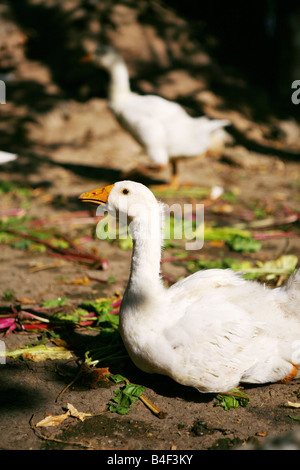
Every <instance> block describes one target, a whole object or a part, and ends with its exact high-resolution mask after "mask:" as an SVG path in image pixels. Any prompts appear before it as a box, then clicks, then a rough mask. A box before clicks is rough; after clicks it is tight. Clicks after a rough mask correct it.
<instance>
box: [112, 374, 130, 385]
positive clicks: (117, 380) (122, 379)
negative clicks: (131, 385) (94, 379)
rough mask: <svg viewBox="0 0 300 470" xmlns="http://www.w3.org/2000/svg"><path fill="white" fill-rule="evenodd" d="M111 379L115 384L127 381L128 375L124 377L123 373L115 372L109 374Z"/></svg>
mask: <svg viewBox="0 0 300 470" xmlns="http://www.w3.org/2000/svg"><path fill="white" fill-rule="evenodd" d="M108 377H109V379H110V380H112V381H113V382H114V383H115V384H118V383H120V382H125V381H126V377H123V375H121V374H115V375H109V376H108Z"/></svg>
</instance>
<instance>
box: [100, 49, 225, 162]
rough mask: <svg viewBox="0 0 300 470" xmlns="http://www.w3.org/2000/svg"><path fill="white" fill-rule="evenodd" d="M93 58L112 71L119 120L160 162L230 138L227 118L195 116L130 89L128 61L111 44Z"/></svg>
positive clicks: (111, 87) (198, 151) (111, 89)
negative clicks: (226, 130)
mask: <svg viewBox="0 0 300 470" xmlns="http://www.w3.org/2000/svg"><path fill="white" fill-rule="evenodd" d="M94 62H95V63H97V64H98V65H100V67H102V68H105V69H106V70H107V71H108V73H109V75H110V84H109V93H108V101H109V107H110V109H111V110H112V112H113V113H114V115H115V116H116V118H117V119H118V121H119V123H120V124H121V125H122V127H124V129H125V130H127V131H128V132H129V133H130V134H131V135H132V136H133V137H134V138H135V139H136V140H137V141H138V142H139V143H140V145H141V146H142V147H143V148H144V149H145V151H146V153H147V154H148V156H149V157H150V158H151V160H152V161H154V163H156V164H157V165H159V166H164V165H166V164H167V163H168V162H169V160H170V159H172V158H178V157H180V158H185V157H195V156H201V155H203V154H205V153H206V152H207V151H208V149H209V148H210V146H212V145H214V142H216V143H217V145H218V146H220V145H221V146H222V143H223V144H224V143H225V142H226V141H227V140H228V137H229V136H228V134H227V133H226V134H225V131H224V129H223V128H224V127H225V126H228V125H229V124H230V122H229V121H227V120H225V119H208V118H207V117H200V118H193V117H191V116H190V115H189V114H188V113H186V111H185V110H184V109H183V108H182V107H181V106H180V105H179V104H178V103H175V102H173V101H169V100H167V99H164V98H162V97H160V96H156V95H139V94H137V93H134V92H132V91H131V89H130V82H129V75H128V70H127V67H126V64H125V62H124V61H123V59H122V58H121V57H120V56H119V54H118V53H117V52H116V51H115V50H114V49H113V48H111V47H100V48H99V51H98V54H96V55H95V58H94Z"/></svg>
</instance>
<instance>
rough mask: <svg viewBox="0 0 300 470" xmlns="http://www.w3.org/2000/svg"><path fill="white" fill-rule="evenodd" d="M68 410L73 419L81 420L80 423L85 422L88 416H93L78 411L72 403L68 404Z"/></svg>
mask: <svg viewBox="0 0 300 470" xmlns="http://www.w3.org/2000/svg"><path fill="white" fill-rule="evenodd" d="M67 408H68V411H69V413H70V415H71V416H72V417H73V418H78V419H80V421H84V420H85V418H86V417H87V416H92V414H91V413H83V412H82V411H78V410H76V408H75V407H74V406H73V405H71V403H68V405H67Z"/></svg>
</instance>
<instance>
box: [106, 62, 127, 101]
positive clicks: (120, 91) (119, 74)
mask: <svg viewBox="0 0 300 470" xmlns="http://www.w3.org/2000/svg"><path fill="white" fill-rule="evenodd" d="M110 75H111V79H110V85H109V100H110V101H111V102H115V101H118V100H119V99H121V98H122V97H124V96H126V95H128V94H129V93H130V83H129V76H128V71H127V68H126V65H125V63H124V62H123V61H121V60H120V61H118V62H116V63H115V64H114V66H113V67H112V69H111V71H110Z"/></svg>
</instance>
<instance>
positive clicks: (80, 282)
mask: <svg viewBox="0 0 300 470" xmlns="http://www.w3.org/2000/svg"><path fill="white" fill-rule="evenodd" d="M90 282H91V281H90V279H89V278H88V277H87V276H85V277H78V278H77V279H74V281H71V282H70V284H74V285H77V286H88V285H89V284H90Z"/></svg>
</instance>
